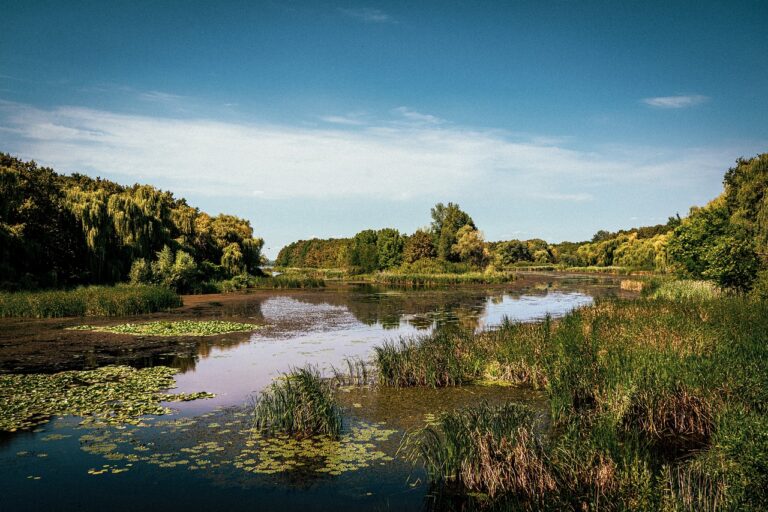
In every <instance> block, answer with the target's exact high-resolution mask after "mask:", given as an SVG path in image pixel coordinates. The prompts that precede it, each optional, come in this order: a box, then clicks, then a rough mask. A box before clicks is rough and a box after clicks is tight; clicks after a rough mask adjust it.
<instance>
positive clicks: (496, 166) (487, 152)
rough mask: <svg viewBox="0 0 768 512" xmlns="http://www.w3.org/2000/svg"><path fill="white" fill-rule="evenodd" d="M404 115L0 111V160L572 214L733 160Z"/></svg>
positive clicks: (194, 182)
mask: <svg viewBox="0 0 768 512" xmlns="http://www.w3.org/2000/svg"><path fill="white" fill-rule="evenodd" d="M405 113H407V114H409V115H410V117H413V118H415V119H418V120H419V121H421V122H414V123H410V124H409V123H401V124H398V123H392V122H386V121H379V122H374V121H371V122H370V123H366V124H365V125H361V126H357V125H350V126H345V127H344V128H343V129H342V128H336V127H333V126H321V127H309V126H288V125H274V124H267V123H234V122H221V121H215V120H209V119H178V118H171V117H150V116H141V115H129V114H122V113H115V112H108V111H103V110H94V109H88V108H80V107H59V108H52V109H40V108H35V107H31V106H29V105H23V104H18V103H9V102H2V101H0V126H2V127H3V128H2V129H1V130H0V149H2V150H4V151H9V152H13V153H15V154H18V155H19V156H22V157H24V158H34V159H35V160H37V161H38V162H41V163H43V164H46V165H51V166H53V167H55V168H56V169H60V170H62V171H80V172H86V173H90V174H98V175H101V176H107V177H112V178H113V179H118V180H120V181H122V182H131V181H144V182H147V181H149V182H151V183H153V184H157V185H161V186H164V187H167V188H170V189H171V190H174V191H176V192H178V193H182V194H190V193H194V194H196V195H198V196H220V197H254V196H258V197H259V198H260V199H263V200H270V199H284V198H293V199H300V198H313V199H323V200H325V199H332V198H337V199H343V198H366V199H367V198H371V199H376V200H379V199H381V198H389V199H392V200H403V199H414V198H423V199H425V200H426V199H427V198H429V199H432V198H441V199H443V198H461V197H468V195H473V196H474V197H479V198H483V200H484V201H490V202H494V201H510V200H513V199H514V198H520V197H527V198H530V199H531V200H534V201H535V200H547V201H562V202H584V201H589V200H590V199H592V198H593V197H594V198H595V199H597V198H599V197H600V193H601V191H603V192H605V191H606V190H609V189H606V188H600V187H605V186H609V187H614V188H612V189H611V190H615V187H623V189H626V188H627V187H628V186H629V187H631V186H633V185H634V184H644V185H647V184H648V183H655V182H659V183H661V182H663V183H664V187H665V189H669V188H670V187H675V186H680V187H683V186H687V185H688V184H689V183H692V182H700V181H701V179H702V175H706V176H710V177H716V176H719V175H720V174H721V173H722V169H723V165H724V164H728V163H730V162H731V161H732V160H733V158H734V155H736V156H738V153H734V152H733V150H730V151H726V150H723V151H719V152H718V151H716V150H714V149H707V150H692V149H686V150H685V151H681V150H680V148H676V149H675V150H674V151H673V150H669V151H666V152H665V151H662V150H659V149H658V148H608V149H604V150H600V151H580V150H575V149H571V148H568V147H565V146H563V145H556V144H552V143H551V141H547V142H548V143H546V144H544V143H542V142H541V141H539V140H536V139H535V138H533V137H529V138H526V139H522V138H521V137H519V136H512V135H510V134H507V133H504V132H500V131H498V130H483V129H477V128H469V127H462V126H457V125H455V124H452V123H447V122H446V123H442V124H440V123H434V122H428V121H430V119H429V118H431V117H432V116H429V115H427V114H419V115H418V116H415V117H414V114H418V113H417V112H415V111H411V110H407V111H406V112H405ZM419 116H426V119H422V117H419ZM649 155H651V156H649Z"/></svg>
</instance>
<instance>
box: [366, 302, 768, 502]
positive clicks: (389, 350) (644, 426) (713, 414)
mask: <svg viewBox="0 0 768 512" xmlns="http://www.w3.org/2000/svg"><path fill="white" fill-rule="evenodd" d="M766 338H768V304H766V303H761V302H757V301H748V300H746V299H741V298H734V297H718V298H710V299H702V300H680V301H670V300H665V299H663V298H657V299H643V300H638V301H633V302H621V301H619V302H599V303H597V304H596V305H594V306H591V307H588V308H584V309H581V310H577V311H575V312H573V313H571V314H569V315H567V316H566V317H564V318H563V319H560V320H557V321H550V320H545V321H543V322H539V323H535V324H515V323H507V324H506V325H503V326H502V327H501V328H499V329H497V330H494V331H489V332H485V333H481V334H479V335H474V334H472V333H463V332H453V333H448V334H445V333H437V334H435V335H434V336H430V337H425V338H418V339H413V340H405V341H403V342H400V343H399V344H389V345H386V346H384V347H382V348H380V350H379V351H377V354H376V359H375V362H376V366H377V371H378V372H379V374H380V375H381V376H382V378H381V382H382V383H383V384H390V385H399V386H404V385H429V386H448V385H457V384H461V383H463V382H468V381H471V380H479V379H496V380H499V381H506V382H510V383H514V384H520V385H528V386H532V387H536V388H539V389H541V390H542V391H543V392H544V393H545V395H546V397H547V398H548V401H549V415H550V422H551V424H550V428H549V430H548V432H547V435H546V436H541V435H540V433H538V434H537V432H536V429H535V428H534V425H533V424H532V423H531V422H530V421H529V418H527V417H526V416H525V415H521V414H518V413H516V412H512V411H506V412H505V411H503V410H502V411H498V410H485V409H481V410H467V411H459V412H457V413H454V414H452V415H448V416H444V417H443V418H441V420H440V422H439V424H438V425H437V426H435V427H431V429H432V430H431V432H422V433H421V434H419V435H417V436H416V437H415V438H414V439H413V441H412V443H411V446H415V449H414V450H415V451H412V452H411V453H417V454H420V455H418V457H417V459H418V460H420V461H421V462H422V463H423V464H424V465H425V467H426V468H427V470H428V473H429V474H430V478H431V481H432V482H433V483H434V485H435V487H436V489H438V490H440V492H442V491H445V490H446V489H448V490H451V489H453V490H458V492H459V493H460V494H463V495H465V496H466V495H467V494H468V493H482V494H484V495H485V496H487V497H488V500H489V501H490V502H491V503H492V504H500V503H502V504H503V503H507V504H509V503H512V502H514V503H516V504H517V505H516V506H520V507H522V508H549V509H576V508H578V509H591V508H606V509H612V510H765V509H766V508H768V343H766ZM512 419H514V421H512ZM507 420H509V421H507ZM435 454H438V455H435ZM439 454H449V455H450V457H452V459H451V460H450V461H448V459H441V458H440V457H442V455H439ZM445 456H446V457H448V455H445ZM509 499H512V502H510V501H505V500H509ZM499 506H502V507H503V506H506V505H499Z"/></svg>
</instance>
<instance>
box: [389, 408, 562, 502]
mask: <svg viewBox="0 0 768 512" xmlns="http://www.w3.org/2000/svg"><path fill="white" fill-rule="evenodd" d="M534 424H535V414H534V412H533V411H532V410H531V409H529V408H528V407H526V406H523V405H521V404H516V403H509V404H506V405H502V406H490V405H488V404H487V403H482V404H480V405H478V406H476V407H469V408H465V409H461V410H458V411H453V412H450V413H445V414H443V415H441V416H440V417H439V418H438V420H437V422H436V423H435V424H433V425H428V426H426V427H424V428H422V429H419V430H416V431H413V432H411V433H410V434H408V436H407V437H406V438H405V440H404V442H403V445H402V447H401V450H402V452H403V454H404V456H405V457H406V458H407V459H409V460H412V461H415V462H419V463H421V464H422V465H423V466H424V467H425V469H426V470H427V473H428V474H429V477H430V479H431V481H433V482H438V483H443V484H446V485H454V486H459V487H461V488H464V489H467V490H470V491H473V492H482V493H486V494H488V495H489V496H490V497H495V496H497V495H499V494H505V493H514V494H516V495H522V496H526V497H529V498H536V497H539V496H542V495H545V494H546V493H548V492H551V491H553V490H554V489H555V480H554V478H553V476H552V474H551V472H550V471H549V469H548V468H547V465H546V463H545V454H544V450H543V444H542V441H541V438H540V434H538V433H537V432H536V431H535V425H534Z"/></svg>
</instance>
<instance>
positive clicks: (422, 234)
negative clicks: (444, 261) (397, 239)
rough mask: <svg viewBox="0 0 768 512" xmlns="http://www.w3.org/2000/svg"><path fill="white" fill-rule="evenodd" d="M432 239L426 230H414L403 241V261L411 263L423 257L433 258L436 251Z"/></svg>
mask: <svg viewBox="0 0 768 512" xmlns="http://www.w3.org/2000/svg"><path fill="white" fill-rule="evenodd" d="M432 240H433V239H432V235H430V234H429V233H427V232H426V231H424V230H421V229H418V230H416V232H415V233H414V234H413V235H411V236H409V237H408V240H407V241H406V242H405V248H404V249H403V259H404V260H405V262H406V263H413V262H414V261H417V260H421V259H424V258H434V257H435V256H436V255H437V252H436V251H435V244H434V243H433V241H432Z"/></svg>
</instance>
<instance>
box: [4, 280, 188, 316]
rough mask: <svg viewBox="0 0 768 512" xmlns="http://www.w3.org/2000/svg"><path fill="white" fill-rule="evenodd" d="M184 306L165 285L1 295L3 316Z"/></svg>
mask: <svg viewBox="0 0 768 512" xmlns="http://www.w3.org/2000/svg"><path fill="white" fill-rule="evenodd" d="M181 305H182V303H181V297H179V296H178V295H177V294H176V293H175V292H173V291H171V290H169V289H167V288H164V287H161V286H143V285H136V286H134V285H117V286H88V287H82V288H76V289H74V290H56V291H44V292H13V293H0V316H2V317H31V318H57V317H65V316H128V315H140V314H144V313H153V312H155V311H164V310H168V309H171V308H175V307H179V306H181Z"/></svg>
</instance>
